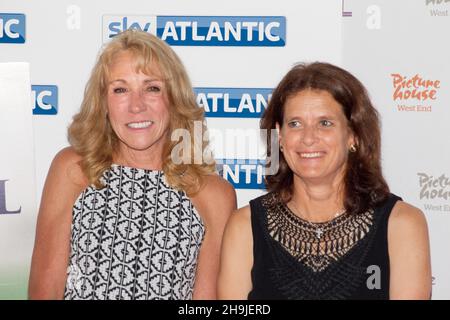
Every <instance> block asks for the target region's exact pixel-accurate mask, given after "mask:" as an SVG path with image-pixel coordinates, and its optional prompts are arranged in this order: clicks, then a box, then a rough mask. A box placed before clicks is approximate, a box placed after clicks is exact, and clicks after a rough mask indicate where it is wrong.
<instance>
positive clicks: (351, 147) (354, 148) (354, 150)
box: [348, 144, 356, 153]
mask: <svg viewBox="0 0 450 320" xmlns="http://www.w3.org/2000/svg"><path fill="white" fill-rule="evenodd" d="M348 150H349V151H350V152H351V153H355V152H356V146H355V145H354V144H352V145H351V146H350V148H349V149H348Z"/></svg>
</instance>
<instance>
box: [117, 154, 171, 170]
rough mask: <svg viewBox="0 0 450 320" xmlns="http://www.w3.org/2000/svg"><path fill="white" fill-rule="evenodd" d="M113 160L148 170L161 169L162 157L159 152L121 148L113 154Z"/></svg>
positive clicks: (120, 163)
mask: <svg viewBox="0 0 450 320" xmlns="http://www.w3.org/2000/svg"><path fill="white" fill-rule="evenodd" d="M113 162H114V163H116V164H119V165H123V166H127V167H133V168H140V169H148V170H161V169H162V157H161V155H160V152H159V153H158V152H148V151H147V150H146V151H140V150H130V149H122V150H120V151H119V152H118V153H117V154H116V155H114V156H113Z"/></svg>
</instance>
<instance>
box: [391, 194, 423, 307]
mask: <svg viewBox="0 0 450 320" xmlns="http://www.w3.org/2000/svg"><path fill="white" fill-rule="evenodd" d="M388 243H389V259H390V270H391V271H390V288H389V295H390V298H391V299H429V298H430V297H431V262H430V248H429V239H428V228H427V223H426V220H425V216H424V214H423V213H422V212H421V211H420V210H419V209H417V208H415V207H413V206H411V205H409V204H407V203H405V202H401V201H399V202H397V204H396V205H395V207H394V209H393V210H392V213H391V216H390V217H389V224H388Z"/></svg>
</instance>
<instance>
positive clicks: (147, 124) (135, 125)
mask: <svg viewBox="0 0 450 320" xmlns="http://www.w3.org/2000/svg"><path fill="white" fill-rule="evenodd" d="M152 123H153V121H143V122H132V123H129V124H127V126H128V127H130V128H133V129H142V128H148V127H150V125H151V124H152Z"/></svg>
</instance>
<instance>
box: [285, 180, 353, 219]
mask: <svg viewBox="0 0 450 320" xmlns="http://www.w3.org/2000/svg"><path fill="white" fill-rule="evenodd" d="M293 187H294V188H293V193H292V199H291V201H290V202H289V204H290V207H291V208H293V209H294V211H295V213H296V214H297V215H299V216H300V217H301V218H303V219H305V220H308V221H311V222H325V221H329V220H331V219H333V218H335V217H336V216H337V215H338V214H340V213H342V211H343V208H344V201H343V198H344V197H343V194H344V192H343V188H342V183H340V182H339V183H338V182H335V183H308V182H305V181H303V180H300V179H294V186H293Z"/></svg>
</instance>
